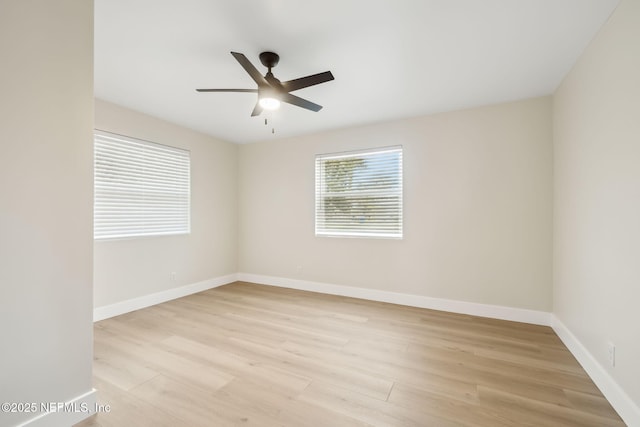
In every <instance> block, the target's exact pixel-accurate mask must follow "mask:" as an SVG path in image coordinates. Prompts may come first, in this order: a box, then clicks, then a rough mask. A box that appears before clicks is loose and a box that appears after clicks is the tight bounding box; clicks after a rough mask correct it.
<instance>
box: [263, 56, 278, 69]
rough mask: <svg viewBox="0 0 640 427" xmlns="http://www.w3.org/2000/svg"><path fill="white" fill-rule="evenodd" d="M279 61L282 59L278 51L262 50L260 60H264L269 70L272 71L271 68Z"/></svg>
mask: <svg viewBox="0 0 640 427" xmlns="http://www.w3.org/2000/svg"><path fill="white" fill-rule="evenodd" d="M278 61H280V56H279V55H278V54H277V53H274V52H262V53H261V54H260V62H262V65H264V66H265V67H267V68H268V69H269V71H271V68H273V67H275V66H276V65H278Z"/></svg>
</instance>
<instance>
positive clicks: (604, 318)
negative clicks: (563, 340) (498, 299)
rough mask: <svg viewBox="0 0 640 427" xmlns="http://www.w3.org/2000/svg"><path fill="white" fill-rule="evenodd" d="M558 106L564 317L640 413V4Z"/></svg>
mask: <svg viewBox="0 0 640 427" xmlns="http://www.w3.org/2000/svg"><path fill="white" fill-rule="evenodd" d="M553 107H554V113H553V118H554V143H555V149H554V158H555V161H554V174H555V179H554V188H555V196H554V206H555V208H554V209H555V212H554V313H555V315H556V316H557V317H558V318H559V319H560V320H561V321H562V322H563V323H564V324H565V325H566V326H567V327H568V328H569V329H570V330H571V331H572V332H573V334H574V335H575V336H576V337H577V338H578V340H579V341H581V343H582V344H583V345H584V346H585V347H586V349H587V350H588V351H589V352H590V353H591V354H592V355H593V357H594V358H595V359H596V360H597V361H598V362H599V363H600V364H601V365H602V366H603V367H605V369H606V370H607V371H608V373H609V374H610V375H611V376H612V377H613V378H614V379H615V380H616V381H617V382H618V384H619V385H620V386H622V388H623V389H624V390H625V391H626V393H628V395H629V396H630V397H631V398H632V399H633V400H634V401H635V403H636V405H637V406H640V365H639V364H638V361H640V310H638V302H639V301H640V2H638V1H637V0H623V1H622V2H621V3H620V5H619V6H618V8H617V10H616V11H615V13H614V14H613V15H612V17H611V18H610V20H609V22H608V23H607V24H606V25H605V26H604V27H603V29H602V30H601V31H600V33H599V34H598V35H597V37H596V38H595V39H594V40H593V42H592V43H591V45H590V46H589V48H588V49H587V50H586V52H585V53H584V54H583V55H582V57H581V58H580V60H579V61H578V63H577V64H576V65H575V67H574V68H573V70H572V71H571V72H570V73H569V75H568V76H567V77H566V78H565V80H564V82H563V83H562V85H561V86H560V88H559V89H558V91H557V92H556V94H555V96H554V103H553ZM607 342H612V343H614V344H615V345H616V349H617V352H616V366H615V368H612V367H610V366H609V364H608V361H607V348H606V344H607Z"/></svg>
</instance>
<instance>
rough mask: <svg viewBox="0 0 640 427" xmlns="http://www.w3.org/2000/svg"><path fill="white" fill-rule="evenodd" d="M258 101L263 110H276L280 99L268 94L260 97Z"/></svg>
mask: <svg viewBox="0 0 640 427" xmlns="http://www.w3.org/2000/svg"><path fill="white" fill-rule="evenodd" d="M258 102H259V103H260V106H261V107H262V108H264V109H265V110H277V109H278V108H280V100H279V99H277V98H273V97H270V96H265V97H263V98H260V101H258Z"/></svg>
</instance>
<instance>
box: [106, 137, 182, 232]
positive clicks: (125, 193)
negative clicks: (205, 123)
mask: <svg viewBox="0 0 640 427" xmlns="http://www.w3.org/2000/svg"><path fill="white" fill-rule="evenodd" d="M190 168H191V159H190V152H189V151H187V150H182V149H179V148H173V147H168V146H166V145H160V144H155V143H152V142H148V141H142V140H139V139H134V138H129V137H125V136H121V135H115V134H111V133H107V132H102V131H95V133H94V187H95V188H94V225H93V235H94V238H95V239H107V238H123V237H137V236H157V235H168V234H186V233H189V231H190V230H189V228H190V225H189V216H190V212H189V204H190V202H189V196H190Z"/></svg>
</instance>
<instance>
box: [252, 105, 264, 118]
mask: <svg viewBox="0 0 640 427" xmlns="http://www.w3.org/2000/svg"><path fill="white" fill-rule="evenodd" d="M260 113H262V105H260V102H256V106H255V107H254V108H253V111H252V112H251V117H255V116H259V115H260Z"/></svg>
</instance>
